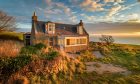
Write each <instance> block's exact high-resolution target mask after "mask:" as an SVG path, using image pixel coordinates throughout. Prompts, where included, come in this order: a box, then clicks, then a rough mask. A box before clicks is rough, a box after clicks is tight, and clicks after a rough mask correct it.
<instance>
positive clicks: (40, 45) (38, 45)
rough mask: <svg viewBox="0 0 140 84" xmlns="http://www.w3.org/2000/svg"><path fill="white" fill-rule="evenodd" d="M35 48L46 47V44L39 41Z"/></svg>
mask: <svg viewBox="0 0 140 84" xmlns="http://www.w3.org/2000/svg"><path fill="white" fill-rule="evenodd" d="M34 47H35V48H37V49H39V50H41V49H42V48H46V45H44V44H42V43H38V44H36V45H35V46H34Z"/></svg>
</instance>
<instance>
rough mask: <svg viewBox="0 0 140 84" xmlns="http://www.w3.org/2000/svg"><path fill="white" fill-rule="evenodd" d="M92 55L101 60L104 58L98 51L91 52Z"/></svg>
mask: <svg viewBox="0 0 140 84" xmlns="http://www.w3.org/2000/svg"><path fill="white" fill-rule="evenodd" d="M93 54H94V55H95V56H96V58H102V57H104V56H103V55H102V54H101V53H100V51H93Z"/></svg>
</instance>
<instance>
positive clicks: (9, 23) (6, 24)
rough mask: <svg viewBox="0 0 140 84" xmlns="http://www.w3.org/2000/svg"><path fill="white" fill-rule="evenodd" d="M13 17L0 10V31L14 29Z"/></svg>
mask: <svg viewBox="0 0 140 84" xmlns="http://www.w3.org/2000/svg"><path fill="white" fill-rule="evenodd" d="M15 24H16V23H15V18H14V17H12V16H9V15H7V14H6V13H5V12H3V11H0V32H1V31H14V30H15V29H16V25H15Z"/></svg>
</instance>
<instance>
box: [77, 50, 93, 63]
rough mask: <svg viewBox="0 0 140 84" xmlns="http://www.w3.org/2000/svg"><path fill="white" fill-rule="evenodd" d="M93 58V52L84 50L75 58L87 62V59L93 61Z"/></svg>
mask: <svg viewBox="0 0 140 84" xmlns="http://www.w3.org/2000/svg"><path fill="white" fill-rule="evenodd" d="M94 58H95V56H94V55H93V53H92V52H90V51H88V50H86V51H85V52H83V53H81V54H80V56H78V58H77V59H78V60H80V61H83V62H89V61H93V60H94Z"/></svg>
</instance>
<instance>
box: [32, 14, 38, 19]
mask: <svg viewBox="0 0 140 84" xmlns="http://www.w3.org/2000/svg"><path fill="white" fill-rule="evenodd" d="M32 21H37V16H36V13H35V12H34V13H33V16H32Z"/></svg>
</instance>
